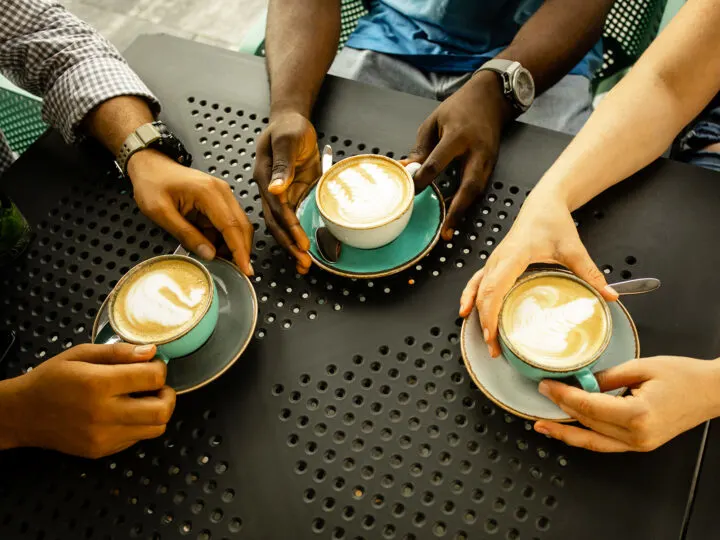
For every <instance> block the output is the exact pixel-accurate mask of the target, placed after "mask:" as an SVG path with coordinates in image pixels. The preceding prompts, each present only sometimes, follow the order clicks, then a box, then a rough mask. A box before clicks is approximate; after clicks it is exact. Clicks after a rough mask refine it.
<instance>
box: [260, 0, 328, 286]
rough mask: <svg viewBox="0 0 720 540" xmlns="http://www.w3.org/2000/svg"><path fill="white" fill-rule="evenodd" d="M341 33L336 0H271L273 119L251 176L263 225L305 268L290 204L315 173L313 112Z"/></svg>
mask: <svg viewBox="0 0 720 540" xmlns="http://www.w3.org/2000/svg"><path fill="white" fill-rule="evenodd" d="M339 39H340V0H301V1H298V0H271V2H270V7H269V13H268V25H267V37H266V42H265V48H266V51H267V57H268V75H269V76H270V125H269V126H268V128H267V129H266V130H265V132H264V133H263V134H262V136H261V137H260V139H259V140H258V146H257V148H258V151H257V159H256V161H255V180H256V181H257V183H258V187H259V188H260V194H261V196H262V198H263V216H264V218H265V223H266V225H267V227H268V229H269V230H270V232H271V233H272V235H273V236H274V237H275V239H276V240H277V241H278V243H280V245H281V246H283V247H284V248H285V249H286V250H287V251H288V252H289V253H290V254H292V256H293V257H294V258H295V260H296V261H297V264H296V266H297V270H298V272H300V273H303V274H304V273H306V272H307V271H308V270H309V269H310V256H309V255H308V253H307V251H308V249H310V241H309V240H308V238H307V236H306V235H305V232H304V231H303V229H302V227H301V226H300V222H299V221H298V219H297V216H296V215H295V207H296V206H297V203H298V201H299V200H300V198H301V197H302V196H303V195H304V194H305V192H306V191H307V190H308V189H309V186H310V185H311V184H312V183H313V182H314V181H315V180H316V179H317V178H318V177H319V176H320V156H319V154H318V149H317V135H316V133H315V128H313V126H312V124H311V123H310V112H311V111H312V108H313V105H314V104H315V100H316V99H317V95H318V92H319V91H320V86H321V85H322V81H323V79H324V78H325V73H326V72H327V70H328V68H329V67H330V64H331V63H332V60H333V58H334V57H335V52H336V51H337V46H338V41H339Z"/></svg>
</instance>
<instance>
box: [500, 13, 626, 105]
mask: <svg viewBox="0 0 720 540" xmlns="http://www.w3.org/2000/svg"><path fill="white" fill-rule="evenodd" d="M612 4H613V0H593V1H591V2H588V1H587V0H546V1H545V2H544V3H543V5H542V6H541V7H540V9H538V11H537V12H536V13H535V14H534V15H533V16H532V17H531V18H530V19H529V20H528V21H527V22H526V23H525V24H524V25H523V27H522V28H521V29H520V31H519V32H518V33H517V35H516V36H515V39H513V41H512V43H511V44H510V45H509V46H508V47H507V49H505V50H504V51H503V52H502V53H500V54H499V55H498V56H497V58H503V59H508V60H515V61H518V62H520V63H521V64H522V65H523V66H524V67H525V68H527V69H528V70H529V71H530V73H531V74H532V76H533V79H534V80H535V86H536V89H537V92H538V93H540V92H543V91H545V90H547V89H548V88H550V87H551V86H552V85H554V84H555V83H556V82H557V81H559V80H560V79H561V78H562V77H563V76H565V75H566V74H567V73H568V72H569V71H570V70H571V69H572V68H573V67H574V66H575V65H576V64H577V63H578V62H579V61H580V60H582V58H583V57H584V56H585V55H586V54H587V52H588V51H589V50H590V49H591V48H592V47H593V45H595V43H597V41H598V40H599V39H600V36H601V35H602V28H603V24H604V22H605V16H606V15H607V13H608V11H609V10H610V7H611V6H612Z"/></svg>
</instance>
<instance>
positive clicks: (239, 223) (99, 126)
mask: <svg viewBox="0 0 720 540" xmlns="http://www.w3.org/2000/svg"><path fill="white" fill-rule="evenodd" d="M0 71H2V72H3V73H5V74H6V75H7V76H8V77H9V78H10V79H11V80H13V81H14V82H15V83H16V84H18V85H19V86H21V87H22V88H25V89H26V90H28V91H30V92H32V93H34V94H37V95H39V96H42V97H43V117H44V119H45V121H46V122H48V123H49V124H50V125H52V126H54V127H55V128H57V129H58V130H59V131H60V133H61V134H62V135H63V137H64V138H65V140H66V141H67V142H69V143H72V142H75V141H76V140H77V139H80V138H82V137H84V136H85V135H87V134H88V132H89V134H91V135H93V136H94V137H95V138H97V139H98V140H99V141H100V142H101V143H102V144H103V145H104V146H105V147H106V148H107V149H108V150H110V151H111V152H112V153H113V155H117V153H118V150H119V149H120V147H121V146H122V143H123V142H124V141H125V139H126V138H127V137H128V135H130V134H131V133H132V132H133V131H135V129H137V128H138V127H140V126H142V125H143V124H146V123H148V122H152V121H153V120H154V119H155V116H156V114H157V113H158V112H159V109H160V107H159V103H158V101H157V99H156V98H155V97H154V96H153V94H152V93H151V92H150V90H148V88H147V87H146V86H145V84H143V82H142V81H141V80H140V78H139V77H138V76H137V75H136V74H135V73H134V72H133V71H132V70H131V69H130V67H129V66H128V65H127V63H126V62H125V60H124V59H123V58H122V56H121V55H120V53H119V52H118V51H117V49H115V47H113V46H112V45H111V44H110V43H109V42H108V41H107V40H106V39H105V38H103V37H102V36H101V35H100V34H98V33H97V32H96V31H94V30H93V29H92V28H91V27H90V26H88V25H87V24H85V23H84V22H82V21H81V20H80V19H78V18H77V17H75V16H73V15H72V14H71V13H69V12H68V11H67V10H66V9H65V8H64V7H63V6H61V5H60V4H59V3H57V2H54V1H52V0H4V2H3V3H2V8H1V9H0ZM128 173H129V176H130V180H131V181H132V183H133V187H134V191H135V199H136V200H137V202H138V206H139V207H140V209H141V210H142V211H143V212H144V213H145V214H146V215H148V216H149V217H150V218H151V219H153V220H154V221H155V222H157V223H158V224H159V225H160V226H162V227H164V228H165V229H166V230H167V231H168V232H170V233H171V234H173V235H174V236H175V237H176V238H178V239H179V240H180V241H181V242H182V243H183V244H184V245H185V246H186V247H188V248H189V249H191V250H192V251H194V252H195V253H197V254H198V255H200V256H201V257H203V258H206V259H212V258H213V257H214V256H215V247H214V246H213V243H212V242H211V241H210V240H208V239H207V237H206V235H204V234H203V233H202V232H200V231H199V230H198V228H197V227H195V226H194V225H193V224H191V223H190V222H189V221H188V220H187V219H186V218H185V215H186V214H187V213H189V212H190V211H191V210H199V211H201V212H202V213H203V214H204V215H205V216H207V218H208V219H209V221H210V222H212V224H213V225H214V227H215V228H216V229H217V230H219V231H220V232H221V233H222V234H223V237H224V239H225V241H226V243H227V245H228V247H229V248H230V250H231V251H232V254H233V257H234V260H235V262H236V263H237V264H238V265H239V266H240V268H241V269H242V270H243V271H244V272H245V273H247V274H252V272H253V270H252V266H251V265H250V251H251V248H252V236H253V234H252V233H253V230H252V226H251V225H250V223H249V221H248V220H247V217H246V216H245V214H244V213H243V212H242V210H241V209H240V206H239V205H238V203H237V201H236V200H235V198H234V197H233V194H232V192H231V190H230V187H229V186H228V185H227V184H226V183H225V182H223V181H222V180H219V179H217V178H213V177H211V176H209V175H207V174H205V173H202V172H200V171H197V170H193V169H189V168H187V167H184V166H182V165H179V164H177V163H175V162H174V161H173V160H171V159H169V158H168V157H166V156H164V155H163V154H161V153H160V152H157V151H155V150H144V151H141V152H137V153H136V154H134V155H133V156H132V157H131V158H130V160H129V161H128Z"/></svg>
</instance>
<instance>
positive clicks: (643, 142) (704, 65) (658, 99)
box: [533, 0, 720, 211]
mask: <svg viewBox="0 0 720 540" xmlns="http://www.w3.org/2000/svg"><path fill="white" fill-rule="evenodd" d="M718 25H720V10H718V9H717V4H716V3H714V0H695V1H694V2H692V3H688V4H687V5H686V6H685V7H683V9H682V10H681V11H680V13H679V14H678V15H677V16H676V17H675V19H674V20H673V21H672V23H671V24H670V25H669V26H668V28H667V29H666V30H665V31H664V32H663V33H662V35H660V36H659V37H658V39H656V41H655V42H654V43H653V44H652V45H651V46H650V48H649V49H648V50H647V51H646V52H645V54H643V56H642V57H641V58H640V60H639V61H638V63H637V64H636V65H635V67H634V68H633V69H632V70H631V72H630V73H629V74H628V75H627V76H626V77H625V78H624V79H623V80H622V81H621V82H620V83H619V84H618V85H617V86H616V87H615V88H614V89H613V90H612V91H611V92H610V94H609V95H608V96H607V97H606V98H605V99H604V100H603V101H602V102H601V103H600V106H599V107H598V109H597V110H596V111H595V112H594V113H593V115H592V116H591V117H590V119H589V120H588V122H587V124H586V125H585V127H584V128H583V129H582V130H581V131H580V133H579V134H578V135H577V137H575V139H574V140H573V141H572V142H571V143H570V145H569V146H568V147H567V149H566V150H565V151H564V152H563V153H562V155H561V156H560V158H558V160H557V161H556V162H555V163H554V164H553V166H552V167H551V168H550V169H549V170H548V171H547V173H546V174H545V176H544V177H543V179H542V180H541V181H540V183H539V184H538V186H537V188H536V189H535V190H534V191H533V193H538V194H542V193H545V192H548V191H550V192H554V193H555V194H556V195H558V196H560V197H562V198H564V199H565V200H566V202H567V204H568V208H569V209H570V210H571V211H572V210H575V209H577V208H579V207H580V206H582V205H583V204H585V203H586V202H587V201H589V200H590V199H592V198H593V197H595V196H596V195H597V194H598V193H601V192H602V191H604V190H605V189H607V188H609V187H610V186H612V185H614V184H616V183H618V182H620V181H622V180H623V179H625V178H627V177H628V176H631V175H632V174H634V173H635V172H637V171H638V170H640V169H641V168H643V167H645V166H646V165H648V164H649V163H651V162H652V161H653V160H654V159H656V158H658V157H659V156H660V155H661V154H662V153H663V152H664V151H665V150H666V149H667V148H668V147H669V146H670V144H671V143H672V140H673V139H674V138H675V137H676V136H677V134H678V133H679V132H680V130H681V129H682V128H683V127H684V126H685V125H687V124H688V123H689V122H690V121H691V120H692V119H693V118H695V116H697V114H698V113H699V112H700V111H701V110H702V109H703V107H704V106H705V105H706V104H707V103H708V102H709V101H710V99H711V98H712V96H713V95H715V93H717V92H718V90H720V65H719V64H718V62H717V58H716V51H717V50H718V48H719V47H720V35H719V34H718V33H717V31H716V28H717V27H718Z"/></svg>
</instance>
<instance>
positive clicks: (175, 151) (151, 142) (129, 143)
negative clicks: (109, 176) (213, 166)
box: [116, 121, 192, 176]
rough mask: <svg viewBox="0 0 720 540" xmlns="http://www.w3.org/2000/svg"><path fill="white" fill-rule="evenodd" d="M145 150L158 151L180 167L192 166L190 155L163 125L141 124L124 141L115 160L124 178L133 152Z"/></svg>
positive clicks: (155, 123)
mask: <svg viewBox="0 0 720 540" xmlns="http://www.w3.org/2000/svg"><path fill="white" fill-rule="evenodd" d="M146 148H152V149H154V150H158V151H159V152H162V153H163V154H165V155H166V156H168V157H169V158H171V159H173V160H175V161H177V162H178V163H180V164H181V165H185V166H188V167H189V166H190V165H191V164H192V155H190V153H188V151H187V150H186V149H185V147H184V146H183V144H182V143H181V142H180V140H179V139H178V138H177V137H175V135H173V134H172V132H171V131H170V130H169V129H168V128H167V126H166V125H165V124H164V123H162V122H160V121H156V122H152V123H148V124H143V125H142V126H140V127H139V128H137V129H136V130H135V131H133V132H132V133H131V134H130V135H128V137H127V139H125V142H124V143H123V145H122V147H121V148H120V152H119V153H118V155H117V159H116V161H117V164H118V167H119V168H120V170H121V171H122V173H123V174H124V175H125V176H127V164H128V160H129V159H130V157H131V156H132V155H133V154H134V153H135V152H139V151H140V150H145V149H146Z"/></svg>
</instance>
